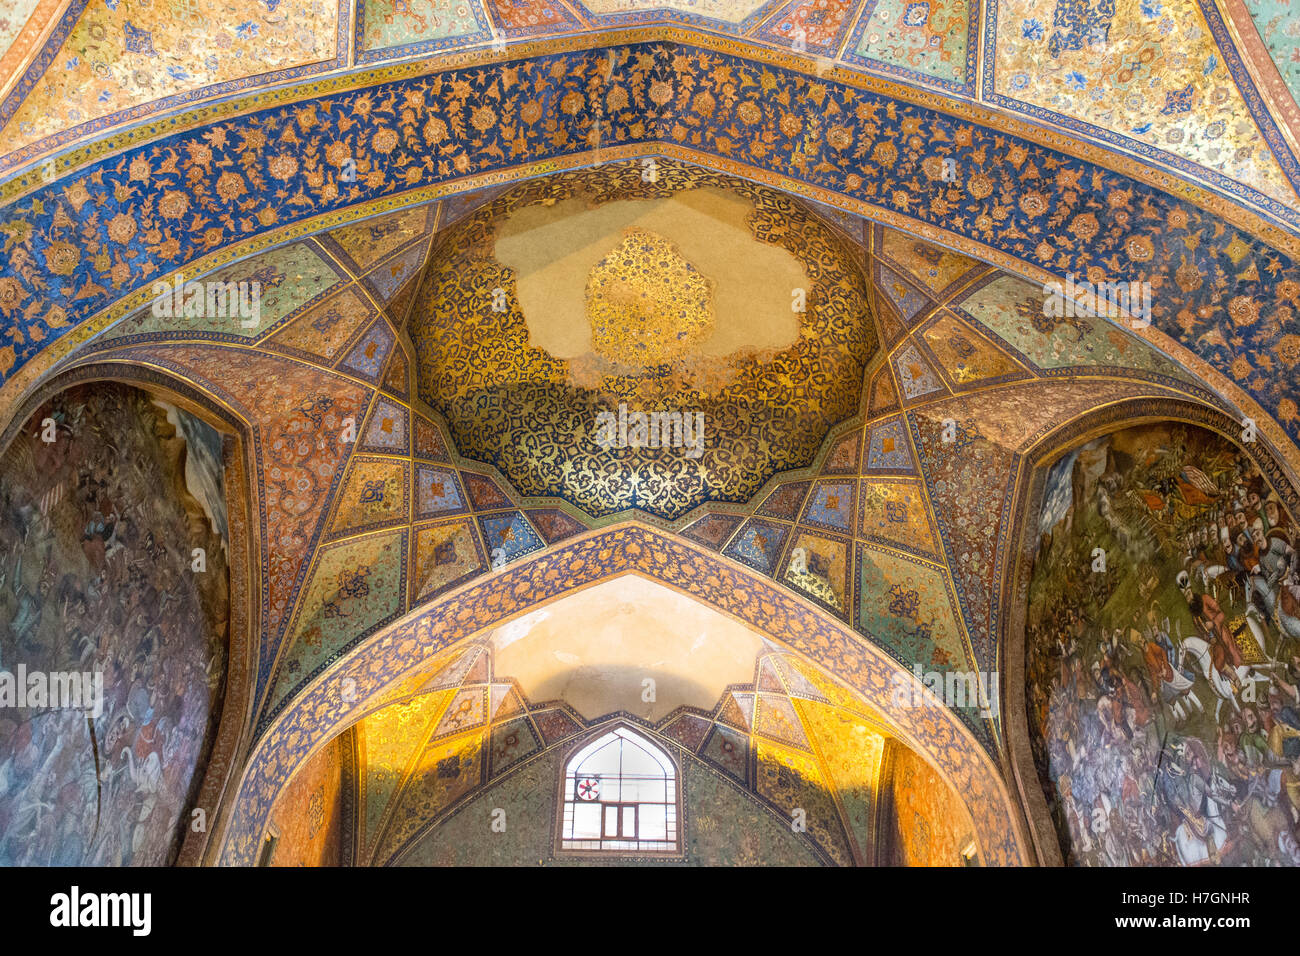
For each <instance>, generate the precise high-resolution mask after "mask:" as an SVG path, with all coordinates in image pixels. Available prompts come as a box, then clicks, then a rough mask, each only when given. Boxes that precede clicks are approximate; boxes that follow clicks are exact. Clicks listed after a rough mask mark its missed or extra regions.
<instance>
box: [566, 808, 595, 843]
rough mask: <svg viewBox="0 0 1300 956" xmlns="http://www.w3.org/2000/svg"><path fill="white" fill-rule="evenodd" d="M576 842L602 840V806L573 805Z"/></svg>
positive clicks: (573, 834)
mask: <svg viewBox="0 0 1300 956" xmlns="http://www.w3.org/2000/svg"><path fill="white" fill-rule="evenodd" d="M572 836H573V838H574V839H575V840H598V839H600V804H599V803H578V804H574V805H573V833H572Z"/></svg>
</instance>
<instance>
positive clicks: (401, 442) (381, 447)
mask: <svg viewBox="0 0 1300 956" xmlns="http://www.w3.org/2000/svg"><path fill="white" fill-rule="evenodd" d="M409 414H410V413H409V412H407V410H406V406H404V405H399V404H397V403H396V402H394V401H392V400H391V399H387V398H383V397H380V398H379V399H377V400H376V401H375V404H374V407H373V409H372V411H371V413H370V419H369V420H368V421H367V422H366V425H365V431H364V432H363V433H362V437H361V442H360V443H359V444H358V445H357V448H358V449H359V450H360V451H377V452H386V453H388V454H390V455H405V454H407V453H408V452H409V450H410V446H409V444H408V442H407V435H408V433H409V429H408V421H409Z"/></svg>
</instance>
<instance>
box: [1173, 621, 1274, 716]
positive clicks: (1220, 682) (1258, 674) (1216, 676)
mask: <svg viewBox="0 0 1300 956" xmlns="http://www.w3.org/2000/svg"><path fill="white" fill-rule="evenodd" d="M1181 654H1182V657H1184V658H1190V659H1191V660H1192V661H1193V662H1194V663H1195V666H1196V668H1197V669H1198V670H1199V671H1200V672H1201V675H1202V676H1203V677H1204V678H1205V680H1206V682H1207V683H1208V684H1209V685H1210V689H1211V690H1213V691H1214V694H1215V696H1216V697H1218V698H1219V700H1218V702H1217V703H1216V704H1215V705H1214V719H1215V721H1216V722H1217V721H1218V720H1219V713H1220V711H1222V709H1223V702H1224V701H1225V700H1226V701H1228V702H1229V703H1231V704H1232V707H1233V709H1234V710H1236V711H1237V712H1238V713H1240V712H1241V704H1240V703H1239V702H1238V701H1237V692H1238V690H1239V689H1242V688H1245V687H1247V686H1250V685H1252V684H1258V683H1259V682H1263V683H1264V684H1265V686H1264V687H1263V688H1258V689H1257V690H1256V691H1254V693H1256V694H1260V693H1266V692H1267V690H1268V687H1269V686H1270V685H1271V684H1272V678H1271V677H1270V676H1269V675H1268V674H1266V673H1263V668H1262V667H1256V666H1252V665H1250V664H1240V665H1237V666H1235V667H1233V666H1232V665H1229V666H1227V667H1225V668H1223V669H1222V670H1220V669H1219V668H1218V667H1216V666H1215V663H1214V653H1213V650H1212V649H1211V647H1210V643H1209V642H1208V641H1207V640H1205V638H1202V637H1185V638H1183V642H1182V647H1181ZM1234 678H1235V679H1234ZM1248 699H1249V698H1248Z"/></svg>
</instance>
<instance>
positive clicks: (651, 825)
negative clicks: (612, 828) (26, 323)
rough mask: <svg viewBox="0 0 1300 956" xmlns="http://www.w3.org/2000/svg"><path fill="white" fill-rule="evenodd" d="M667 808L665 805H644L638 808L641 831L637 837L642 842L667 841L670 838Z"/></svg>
mask: <svg viewBox="0 0 1300 956" xmlns="http://www.w3.org/2000/svg"><path fill="white" fill-rule="evenodd" d="M666 809H667V808H666V807H664V806H663V804H654V803H643V804H641V806H639V807H637V816H638V823H639V824H640V830H639V831H638V832H637V836H638V837H639V838H640V839H642V840H666V839H667V838H668V815H667V814H666V813H665V812H664V811H665V810H666Z"/></svg>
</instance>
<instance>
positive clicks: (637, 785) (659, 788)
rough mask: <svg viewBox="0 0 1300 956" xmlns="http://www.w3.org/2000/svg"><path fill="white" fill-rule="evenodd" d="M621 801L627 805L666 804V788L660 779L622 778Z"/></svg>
mask: <svg viewBox="0 0 1300 956" xmlns="http://www.w3.org/2000/svg"><path fill="white" fill-rule="evenodd" d="M622 799H623V800H625V801H626V802H628V803H666V802H667V801H668V787H667V785H666V784H665V783H664V781H663V779H662V778H659V779H656V780H644V779H639V778H633V779H631V780H629V779H627V778H626V777H624V778H623V797H622Z"/></svg>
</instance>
